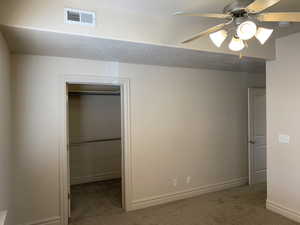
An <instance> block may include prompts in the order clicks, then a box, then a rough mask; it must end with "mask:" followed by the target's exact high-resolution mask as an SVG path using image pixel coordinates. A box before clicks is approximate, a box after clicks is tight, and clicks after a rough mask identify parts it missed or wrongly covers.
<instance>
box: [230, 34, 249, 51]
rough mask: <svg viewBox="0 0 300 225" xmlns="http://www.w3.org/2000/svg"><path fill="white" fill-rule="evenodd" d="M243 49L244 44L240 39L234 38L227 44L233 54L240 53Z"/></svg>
mask: <svg viewBox="0 0 300 225" xmlns="http://www.w3.org/2000/svg"><path fill="white" fill-rule="evenodd" d="M244 48H245V43H244V41H243V40H241V39H240V38H238V37H236V36H234V37H233V38H232V40H231V42H230V43H229V49H230V50H231V51H234V52H239V51H242V50H243V49H244Z"/></svg>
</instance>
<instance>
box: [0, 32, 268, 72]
mask: <svg viewBox="0 0 300 225" xmlns="http://www.w3.org/2000/svg"><path fill="white" fill-rule="evenodd" d="M2 31H3V33H4V36H5V38H6V40H7V42H8V44H9V47H10V50H11V51H12V52H13V53H20V54H34V55H47V56H60V57H73V58H83V59H93V60H105V61H116V62H128V63H136V64H148V65H161V66H176V67H188V68H206V69H219V70H227V71H245V72H265V61H264V60H262V59H256V58H248V57H244V58H242V59H239V57H238V56H234V55H227V54H220V53H209V52H204V51H197V50H191V49H182V48H174V47H166V46H158V45H150V44H138V43H133V42H127V41H118V40H109V39H102V38H95V37H86V36H79V35H70V34H62V33H55V32H46V31H37V30H30V29H24V28H12V27H2Z"/></svg>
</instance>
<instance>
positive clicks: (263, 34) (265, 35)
mask: <svg viewBox="0 0 300 225" xmlns="http://www.w3.org/2000/svg"><path fill="white" fill-rule="evenodd" d="M273 31H274V30H273V29H267V28H263V27H259V28H258V30H257V32H256V34H255V37H256V39H257V40H258V41H259V42H260V43H261V44H262V45H263V44H265V43H266V41H267V40H269V38H270V37H271V35H272V33H273Z"/></svg>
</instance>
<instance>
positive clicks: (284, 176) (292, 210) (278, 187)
mask: <svg viewBox="0 0 300 225" xmlns="http://www.w3.org/2000/svg"><path fill="white" fill-rule="evenodd" d="M299 40H300V34H295V35H292V36H289V37H285V38H282V39H280V40H278V41H277V59H276V61H272V62H268V63H267V124H268V126H267V134H268V152H267V166H268V201H269V202H268V204H267V206H268V207H269V208H270V209H273V210H275V211H277V212H279V213H281V214H283V215H285V216H289V217H291V218H292V219H295V220H297V221H298V222H300V194H299V190H300V173H299V171H300V163H299V159H300V151H299V149H300V132H299V122H300V120H299V115H300V101H299V98H300V88H299V85H300V76H299V59H300V46H299ZM279 134H285V135H289V136H290V138H291V140H290V144H280V143H279V142H278V135H279Z"/></svg>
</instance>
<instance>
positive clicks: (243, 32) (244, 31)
mask: <svg viewBox="0 0 300 225" xmlns="http://www.w3.org/2000/svg"><path fill="white" fill-rule="evenodd" d="M256 31H257V26H256V24H255V23H254V22H252V21H250V20H248V21H246V22H243V23H241V24H240V25H239V26H238V28H237V30H236V33H237V35H238V37H239V38H240V39H242V40H250V39H251V38H253V37H254V35H255V34H256Z"/></svg>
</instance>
